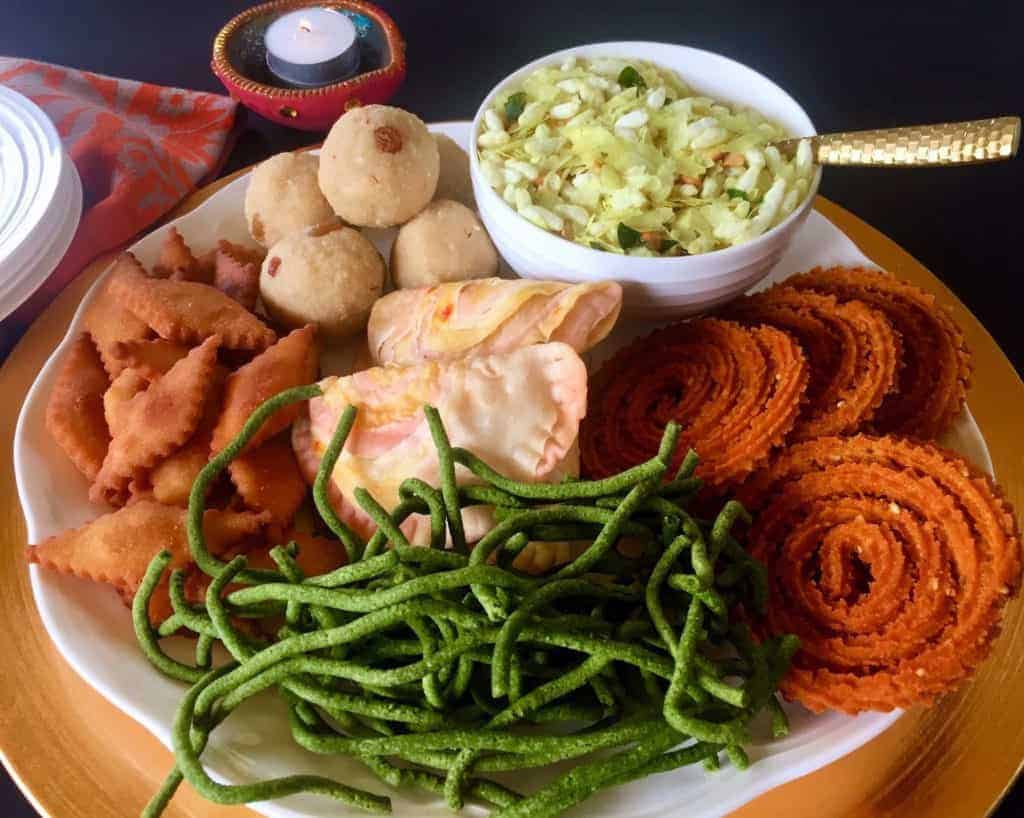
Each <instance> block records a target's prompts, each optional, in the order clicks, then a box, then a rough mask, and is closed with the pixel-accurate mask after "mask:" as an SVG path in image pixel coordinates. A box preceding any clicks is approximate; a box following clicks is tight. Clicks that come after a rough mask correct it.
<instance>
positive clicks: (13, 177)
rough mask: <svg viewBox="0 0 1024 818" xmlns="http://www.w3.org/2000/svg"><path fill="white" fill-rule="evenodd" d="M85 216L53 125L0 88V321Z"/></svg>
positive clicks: (45, 272) (41, 276)
mask: <svg viewBox="0 0 1024 818" xmlns="http://www.w3.org/2000/svg"><path fill="white" fill-rule="evenodd" d="M81 214H82V183H81V180H79V178H78V172H77V171H76V170H75V166H74V164H73V163H72V162H71V160H70V159H69V158H68V156H67V154H65V153H64V149H63V147H62V146H61V143H60V138H59V137H58V136H57V131H56V129H55V128H54V127H53V123H52V122H50V120H49V118H48V117H47V116H46V114H44V113H43V112H42V111H41V110H40V109H39V107H38V106H37V105H36V104H35V103H33V102H31V101H30V100H28V99H26V98H25V97H24V96H22V95H21V94H19V93H17V92H16V91H12V90H11V89H9V88H5V87H3V86H0V320H2V319H3V318H6V317H7V316H8V315H9V314H10V313H11V312H13V311H14V310H15V309H17V308H18V306H20V305H21V304H22V302H24V301H25V300H26V299H27V298H28V297H29V296H30V295H32V293H33V292H35V291H36V289H38V288H39V286H40V285H41V284H42V283H43V282H44V281H46V279H47V277H48V276H49V275H50V273H52V272H53V270H54V268H55V267H56V266H57V264H58V263H59V262H60V260H61V259H62V258H63V257H64V253H65V252H66V251H67V249H68V245H69V244H70V243H71V239H72V238H73V237H74V235H75V229H76V228H77V227H78V221H79V219H80V218H81Z"/></svg>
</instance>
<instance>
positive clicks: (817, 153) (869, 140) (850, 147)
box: [772, 116, 1020, 167]
mask: <svg viewBox="0 0 1024 818" xmlns="http://www.w3.org/2000/svg"><path fill="white" fill-rule="evenodd" d="M805 138H806V139H807V140H808V141H809V142H810V143H811V152H812V155H813V157H814V161H815V162H817V163H818V164H819V165H906V166H911V165H912V166H917V167H928V166H935V165H977V164H980V163H982V162H998V161H1000V160H1002V159H1010V158H1012V157H1013V156H1015V155H1016V153H1017V148H1018V147H1019V146H1020V117H1019V116H1001V117H998V118H996V119H973V120H970V121H968V122H944V123H941V124H939V125H909V126H906V127H902V128H880V129H878V130H874V131H847V132H846V133H825V134H818V135H817V136H811V137H805ZM801 141H802V140H801V139H799V138H798V139H784V140H781V141H779V142H774V143H772V144H774V145H775V147H776V148H778V149H779V152H780V153H782V154H783V155H785V156H790V157H792V156H793V155H794V154H795V153H796V149H797V145H799V144H800V142H801Z"/></svg>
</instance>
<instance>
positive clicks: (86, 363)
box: [46, 333, 110, 480]
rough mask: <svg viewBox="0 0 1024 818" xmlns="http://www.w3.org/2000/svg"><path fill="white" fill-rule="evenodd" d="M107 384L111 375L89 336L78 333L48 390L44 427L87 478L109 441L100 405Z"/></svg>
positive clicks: (98, 464) (93, 473) (95, 469)
mask: <svg viewBox="0 0 1024 818" xmlns="http://www.w3.org/2000/svg"><path fill="white" fill-rule="evenodd" d="M109 386H110V379H109V378H108V377H107V372H106V370H105V369H104V368H103V362H102V360H100V356H99V352H98V351H97V350H96V347H95V346H94V345H93V342H92V340H91V339H90V338H89V336H88V335H86V334H84V333H83V334H82V335H79V336H78V338H76V339H75V342H74V343H73V344H72V345H71V349H70V350H69V351H68V354H67V357H66V358H65V360H64V365H63V366H61V369H60V373H59V374H58V375H57V380H56V382H55V383H54V384H53V389H52V390H51V392H50V400H49V402H48V403H47V405H46V430H47V431H48V432H49V433H50V435H51V436H52V437H53V439H54V440H55V441H56V442H57V445H58V446H60V447H61V448H62V449H63V450H64V453H65V454H66V455H67V456H68V458H70V460H71V462H72V463H74V464H75V467H76V468H77V469H78V470H79V471H80V472H82V474H84V475H85V476H86V477H87V478H88V479H90V480H93V479H95V477H96V475H97V473H98V472H99V470H100V467H101V466H102V465H103V458H104V457H105V456H106V453H107V447H108V446H109V445H110V429H109V428H108V426H107V420H106V418H105V416H104V405H103V395H104V394H105V393H106V391H107V389H108V388H109Z"/></svg>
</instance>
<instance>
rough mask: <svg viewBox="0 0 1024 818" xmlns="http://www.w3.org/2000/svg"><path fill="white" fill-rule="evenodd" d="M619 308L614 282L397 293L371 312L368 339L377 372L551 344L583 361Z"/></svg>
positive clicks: (521, 283)
mask: <svg viewBox="0 0 1024 818" xmlns="http://www.w3.org/2000/svg"><path fill="white" fill-rule="evenodd" d="M621 307H622V288H621V287H620V286H619V285H618V284H616V283H615V282H614V281H600V282H597V283H594V284H566V283H563V282H559V281H533V280H530V279H517V280H514V281H508V280H505V279H502V278H481V279H473V280H470V281H457V282H452V283H450V284H440V285H438V286H436V287H421V288H418V289H411V290H396V291H395V292H393V293H391V294H389V295H386V296H384V297H383V298H381V299H379V300H378V301H377V302H376V303H375V304H374V305H373V311H372V312H371V313H370V324H369V326H368V328H367V335H368V337H369V341H370V354H371V355H372V356H373V359H374V360H375V361H376V362H377V363H379V364H388V363H395V364H412V363H416V362H418V361H435V360H436V361H452V360H456V359H458V358H462V357H465V356H466V355H470V354H472V355H485V354H490V353H495V352H508V351H509V350H512V349H518V348H520V347H524V346H527V345H529V344H542V343H546V342H548V341H561V342H562V343H565V344H568V345H569V346H571V347H572V348H573V349H575V350H576V351H577V352H579V353H583V352H586V351H587V350H588V349H590V348H591V347H593V346H594V345H595V344H597V343H598V342H599V341H601V340H602V339H603V338H604V337H605V336H606V335H607V334H608V333H609V332H610V331H611V329H612V327H613V326H614V324H615V321H616V319H617V318H618V317H619V310H620V309H621Z"/></svg>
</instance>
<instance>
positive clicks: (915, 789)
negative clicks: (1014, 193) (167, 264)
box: [0, 171, 1024, 818]
mask: <svg viewBox="0 0 1024 818" xmlns="http://www.w3.org/2000/svg"><path fill="white" fill-rule="evenodd" d="M242 172H244V171H240V173H242ZM237 175H239V174H235V176H237ZM233 178H235V177H234V176H231V177H228V178H226V179H222V180H220V181H218V182H216V183H215V184H213V185H210V186H209V187H207V188H205V189H203V190H201V191H198V192H196V193H195V194H193V195H192V196H190V197H189V198H188V199H187V200H186V201H185V202H184V203H182V205H181V206H180V207H179V208H178V209H177V210H176V211H175V212H174V213H172V214H171V218H176V217H177V216H180V215H182V214H184V213H186V212H188V211H189V210H191V209H193V208H194V207H196V206H197V205H199V204H200V203H201V202H202V201H204V200H205V199H206V198H207V197H209V196H210V195H211V194H212V193H214V192H215V191H216V190H217V189H219V188H220V187H222V186H223V185H224V184H226V183H227V182H228V181H230V180H231V179H233ZM816 207H817V209H818V210H819V211H820V212H821V213H822V214H823V215H825V216H826V217H827V218H828V219H829V220H831V221H832V222H833V223H835V224H836V225H837V226H838V227H839V228H840V229H841V230H842V231H843V232H844V233H846V234H847V235H848V236H849V237H850V238H851V239H853V241H855V242H856V243H857V245H858V246H859V247H860V248H861V250H862V251H863V252H864V253H865V254H866V255H867V256H869V257H870V258H872V259H873V260H874V261H875V262H876V263H878V264H879V265H881V266H882V267H885V268H886V269H888V270H891V271H892V272H894V273H895V274H896V275H898V276H900V277H901V278H907V279H909V280H911V281H913V282H914V283H916V284H918V285H920V286H922V287H925V288H926V289H928V290H931V291H932V292H934V293H936V295H937V296H938V297H939V299H940V300H941V301H943V302H944V303H946V304H949V305H950V306H951V307H952V309H953V312H954V314H955V315H956V319H957V321H958V322H959V323H960V325H961V326H962V327H963V328H964V331H965V333H966V336H967V342H968V344H969V345H970V347H971V349H972V350H973V352H974V360H975V374H974V384H973V386H972V388H971V391H970V395H969V400H970V406H971V411H972V412H973V413H974V416H975V418H976V419H977V421H978V424H979V426H980V427H981V429H982V432H983V433H984V436H985V439H986V440H987V442H988V447H989V450H990V451H991V454H992V461H993V463H994V464H995V469H996V475H997V477H998V479H999V481H1000V483H1001V484H1002V485H1003V487H1004V488H1005V489H1006V492H1007V494H1008V496H1009V498H1010V501H1011V502H1012V503H1013V504H1014V506H1015V507H1017V508H1024V440H1022V436H1021V434H1020V429H1019V421H1018V411H1019V407H1021V406H1024V384H1022V383H1021V380H1020V378H1019V377H1018V376H1017V374H1016V372H1015V371H1014V369H1013V367H1012V366H1011V364H1010V362H1009V361H1008V360H1007V359H1006V356H1005V355H1004V354H1003V353H1002V352H1001V351H1000V349H999V347H998V346H996V344H995V342H994V341H993V340H992V337H991V336H990V335H989V334H988V333H987V332H986V331H985V329H984V327H982V325H981V324H980V323H979V322H978V320H977V319H976V318H975V317H974V316H973V315H972V314H971V313H970V312H969V311H968V310H967V308H966V307H964V305H963V304H961V303H960V301H958V300H957V299H956V297H955V296H954V295H953V294H952V293H951V292H950V291H949V290H948V289H947V288H946V287H945V286H944V285H943V284H942V283H941V282H940V281H939V280H938V279H937V278H936V277H935V276H934V275H932V274H931V273H930V272H928V270H926V269H925V268H924V267H923V266H922V265H921V264H920V263H919V262H917V261H916V260H915V259H913V258H912V257H911V256H910V255H909V254H908V253H906V252H905V251H904V250H902V249H901V248H900V247H899V246H897V245H896V244H895V243H893V242H892V241H891V240H889V239H888V238H886V237H885V236H884V235H882V234H881V233H880V232H878V231H877V230H875V229H874V228H872V227H870V226H869V225H867V224H865V223H864V222H862V221H861V220H860V219H858V218H857V217H855V216H854V215H853V214H851V213H849V212H848V211H846V210H844V209H842V208H841V207H839V206H838V205H836V204H833V203H832V202H829V201H828V200H826V199H822V198H819V199H818V201H817V202H816ZM108 263H109V258H108V259H101V260H99V261H97V262H95V263H94V264H92V265H90V267H89V268H88V269H87V270H86V271H85V272H84V273H83V274H82V275H80V276H79V277H78V278H77V279H76V280H75V281H74V282H73V283H72V284H71V285H70V286H69V287H68V288H67V289H66V290H65V291H64V292H63V293H62V294H61V295H60V297H59V298H58V299H57V300H56V301H55V302H54V303H53V304H52V305H51V306H50V308H49V309H48V310H47V311H46V312H45V313H43V315H42V316H41V317H40V318H39V319H38V320H37V321H36V322H35V324H33V326H32V327H31V328H30V329H29V331H28V332H27V333H26V335H25V337H24V338H23V339H22V341H21V343H20V344H19V345H18V346H17V348H16V349H15V350H14V351H13V352H12V353H11V355H10V357H9V358H8V360H7V361H6V363H5V364H4V366H3V369H2V370H0V395H2V396H3V398H4V401H3V405H2V408H0V445H2V446H3V450H4V451H6V452H8V466H7V467H6V468H5V469H4V471H3V474H2V475H0V617H2V622H3V624H4V627H3V629H2V632H0V656H3V662H2V664H0V754H2V758H3V762H4V764H5V766H6V767H7V769H8V770H9V771H10V773H11V775H12V776H13V777H14V779H15V780H16V781H17V782H18V784H19V785H20V786H21V788H22V790H23V791H24V792H25V794H26V795H27V796H28V797H29V798H30V799H31V800H32V802H33V804H35V806H36V808H37V809H38V810H39V811H40V812H41V813H43V814H44V815H48V816H52V817H53V818H107V817H108V816H110V818H113V817H114V816H117V818H125V816H135V815H138V813H139V811H140V810H141V809H142V807H143V805H144V804H145V803H146V802H147V800H148V799H149V797H150V796H151V795H152V793H153V792H154V791H155V790H156V788H157V787H158V786H159V783H160V781H161V780H162V779H163V777H164V775H165V774H166V772H167V770H168V769H169V767H170V765H171V761H172V759H171V754H170V753H169V752H168V751H167V750H166V749H164V747H163V746H162V745H161V744H160V743H159V742H158V741H157V740H156V739H155V738H154V737H153V736H151V735H150V734H149V733H148V732H146V730H145V729H144V728H143V727H141V726H140V725H138V724H136V723H135V722H134V721H132V720H131V719H130V718H129V717H128V716H126V715H124V714H123V713H121V712H120V711H119V710H117V709H116V708H115V707H114V706H113V705H112V704H110V703H108V702H107V701H106V700H105V699H103V698H102V697H101V696H100V695H99V694H98V693H96V692H95V691H94V690H93V689H92V688H91V687H89V685H88V684H86V683H85V682H84V681H82V680H81V679H80V678H79V677H78V676H77V675H76V674H75V672H74V671H73V670H71V668H70V667H69V666H68V665H67V664H66V663H65V662H64V660H63V659H62V658H61V656H60V654H59V653H58V652H57V649H56V648H55V647H54V646H53V644H52V643H51V642H50V639H49V637H48V636H47V634H46V631H45V630H44V628H43V625H42V622H41V621H40V619H39V615H38V614H37V613H36V608H35V603H34V601H33V599H32V591H31V588H30V586H29V581H28V570H27V567H26V565H25V561H24V558H23V553H22V552H23V548H24V545H25V524H24V520H23V518H22V513H21V507H20V505H19V503H18V497H17V491H16V488H15V483H14V472H13V468H12V466H11V461H10V452H11V451H12V446H13V439H14V428H15V423H16V421H17V416H18V412H19V410H20V408H21V404H22V402H23V401H24V398H25V395H26V393H27V392H28V389H29V386H30V385H31V384H32V381H33V380H34V379H35V377H36V373H38V371H39V369H40V367H41V366H42V365H43V363H44V362H45V361H46V358H47V357H48V356H49V355H50V353H51V351H52V350H53V349H54V347H55V346H56V345H57V343H58V342H59V341H60V339H61V338H62V337H63V335H64V333H65V331H66V329H67V326H68V324H69V323H70V321H71V317H72V315H73V314H74V311H75V309H76V307H77V306H78V303H79V301H80V300H81V298H82V296H83V295H84V294H85V292H86V290H87V289H88V287H89V286H90V285H91V284H92V283H93V281H95V279H96V277H97V276H98V275H99V274H100V272H102V270H103V269H104V268H105V267H106V266H107V265H108ZM1022 673H1024V605H1022V603H1021V601H1020V600H1017V601H1015V602H1014V603H1013V604H1011V605H1010V607H1009V608H1008V610H1007V615H1006V620H1005V625H1004V629H1003V634H1002V636H1001V637H1000V639H999V641H998V642H997V643H996V646H995V650H994V653H993V656H992V657H991V658H990V660H989V661H988V662H987V663H986V664H985V665H984V667H983V668H982V670H981V672H980V673H979V674H978V675H977V677H976V678H975V680H974V681H973V682H972V683H971V684H970V685H969V686H967V687H966V688H965V689H963V690H962V691H960V692H959V693H958V694H956V695H954V696H949V697H947V698H945V699H944V700H943V701H942V702H941V703H940V704H939V705H938V706H936V707H934V708H932V709H930V710H915V711H912V712H910V713H908V714H907V715H905V716H904V717H903V718H901V719H900V720H899V721H897V722H896V724H895V725H894V726H893V727H892V728H890V729H889V730H887V731H886V732H885V733H883V734H882V735H881V736H879V737H878V738H876V739H875V740H874V741H872V742H870V743H869V744H867V745H865V746H864V747H862V748H860V749H859V750H857V751H856V752H854V753H852V754H850V755H848V756H846V757H845V758H843V759H841V760H840V761H837V762H836V763H834V764H831V765H829V766H827V767H825V768H823V769H821V770H818V771H817V772H815V773H812V774H810V775H808V776H806V777H804V778H801V779H799V780H798V781H794V782H792V783H789V784H786V785H784V786H781V787H778V788H777V789H775V790H772V791H771V792H769V793H766V794H765V795H763V796H761V797H760V798H758V799H756V800H755V801H752V802H751V803H750V804H748V805H747V806H745V807H743V808H742V809H740V810H739V811H738V812H736V813H734V818H767V817H768V816H778V815H786V816H787V818H821V817H822V816H829V818H853V817H854V816H857V817H858V818H875V817H876V816H895V815H900V816H914V818H978V816H982V815H985V814H987V813H988V812H990V811H991V810H992V809H994V807H995V805H996V804H997V803H998V801H999V799H1000V798H1001V797H1002V795H1003V793H1004V792H1005V791H1006V789H1007V788H1008V787H1009V786H1010V784H1011V782H1012V781H1013V778H1014V776H1015V775H1016V774H1017V772H1018V771H1019V769H1020V767H1021V765H1022V762H1024V699H1022V698H1021V697H1020V696H1017V695H1015V694H1016V687H1015V682H1016V680H1017V678H1018V677H1020V675H1021V674H1022ZM167 815H168V816H169V818H200V816H202V818H218V817H219V816H224V818H227V816H235V818H241V816H244V815H249V816H254V815H255V813H253V812H252V811H250V810H248V809H245V808H243V807H217V806H214V805H212V804H209V803H208V802H206V801H204V800H202V799H201V798H200V797H199V796H198V795H196V794H195V793H194V792H192V790H191V789H190V788H188V786H187V785H186V786H184V787H182V789H181V791H180V792H179V793H178V795H177V796H176V797H175V799H174V801H173V802H172V804H171V807H170V809H169V810H168V812H167Z"/></svg>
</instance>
